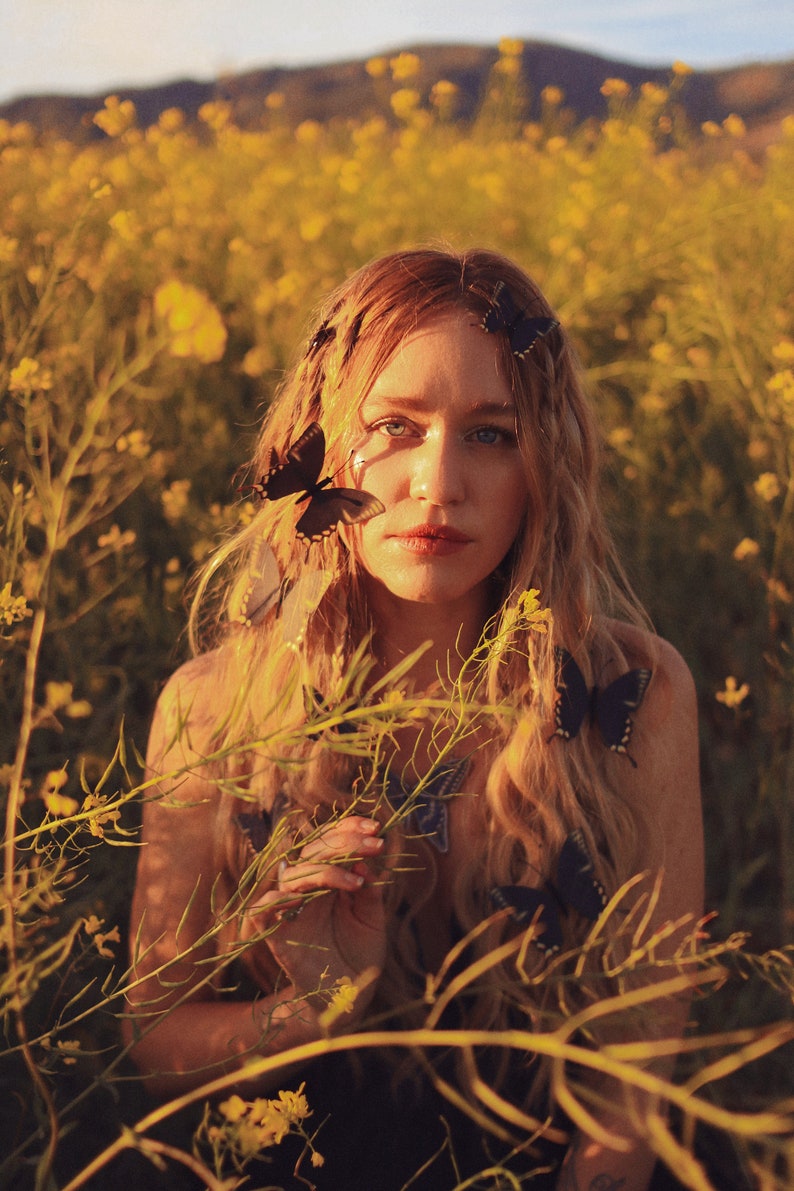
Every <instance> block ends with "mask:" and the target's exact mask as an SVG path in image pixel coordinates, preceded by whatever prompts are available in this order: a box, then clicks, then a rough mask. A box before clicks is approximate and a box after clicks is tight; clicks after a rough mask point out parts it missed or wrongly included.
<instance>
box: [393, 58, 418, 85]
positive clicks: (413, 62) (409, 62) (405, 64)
mask: <svg viewBox="0 0 794 1191" xmlns="http://www.w3.org/2000/svg"><path fill="white" fill-rule="evenodd" d="M421 65H422V63H421V62H420V60H419V58H418V57H417V55H416V54H408V53H405V52H403V53H402V54H398V55H397V57H396V58H391V59H390V61H389V66H390V67H391V77H392V78H393V79H394V81H395V83H404V82H405V81H406V79H413V78H416V76H417V75H418V74H419V68H420V66H421Z"/></svg>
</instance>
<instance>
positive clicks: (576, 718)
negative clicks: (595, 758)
mask: <svg viewBox="0 0 794 1191" xmlns="http://www.w3.org/2000/svg"><path fill="white" fill-rule="evenodd" d="M554 653H555V656H556V658H557V686H556V689H557V702H556V704H555V705H554V722H555V725H556V726H555V729H554V732H553V734H552V735H553V736H562V738H563V739H564V740H571V739H572V738H573V737H574V736H576V735H577V733H578V731H579V729H580V728H581V726H582V723H583V721H584V718H585V716H586V715H587V713H588V711H589V710H590V692H589V690H588V689H587V683H586V682H585V680H584V675H583V674H582V671H581V670H580V669H579V667H578V665H577V664H576V661H575V660H574V658H573V657H572V655H571V654H570V653H569V652H568V650H567V649H563V648H562V646H561V645H558V646H556V647H555V650H554Z"/></svg>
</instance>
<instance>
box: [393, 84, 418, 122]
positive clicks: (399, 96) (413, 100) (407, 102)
mask: <svg viewBox="0 0 794 1191" xmlns="http://www.w3.org/2000/svg"><path fill="white" fill-rule="evenodd" d="M389 102H390V103H391V108H392V111H393V112H394V114H395V116H396V117H397V119H398V120H410V118H411V116H412V115H413V114H414V112H415V111H416V109H417V108H418V106H419V92H418V91H414V90H413V89H412V88H411V87H401V88H400V90H399V91H395V92H394V94H393V95H392V97H391V99H390V101H389Z"/></svg>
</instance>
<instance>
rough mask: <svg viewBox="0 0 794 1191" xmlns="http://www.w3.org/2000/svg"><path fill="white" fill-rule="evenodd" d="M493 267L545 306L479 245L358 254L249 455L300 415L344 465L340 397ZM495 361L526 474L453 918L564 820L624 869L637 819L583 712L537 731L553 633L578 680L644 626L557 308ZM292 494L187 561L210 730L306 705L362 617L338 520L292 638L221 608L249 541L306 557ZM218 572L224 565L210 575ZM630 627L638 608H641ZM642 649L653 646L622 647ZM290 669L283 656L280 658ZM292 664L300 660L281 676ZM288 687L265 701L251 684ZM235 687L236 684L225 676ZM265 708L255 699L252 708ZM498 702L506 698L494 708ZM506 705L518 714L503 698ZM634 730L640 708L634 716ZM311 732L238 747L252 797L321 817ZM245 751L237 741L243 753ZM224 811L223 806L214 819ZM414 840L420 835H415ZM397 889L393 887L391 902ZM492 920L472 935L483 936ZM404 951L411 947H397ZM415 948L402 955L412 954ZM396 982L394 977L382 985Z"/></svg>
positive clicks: (550, 692) (241, 575) (481, 296)
mask: <svg viewBox="0 0 794 1191" xmlns="http://www.w3.org/2000/svg"><path fill="white" fill-rule="evenodd" d="M500 283H502V284H504V285H505V286H506V287H507V289H508V291H509V293H510V295H511V296H512V299H513V301H514V303H515V305H516V307H517V308H519V309H520V310H521V311H523V312H524V313H525V314H527V315H528V316H531V317H533V318H534V317H548V318H553V317H555V316H554V312H553V311H552V310H551V308H550V307H549V305H548V303H547V301H546V299H545V298H544V296H543V295H542V293H541V292H540V290H539V289H538V288H537V286H536V285H535V284H534V283H533V282H532V281H531V280H530V278H529V277H528V276H527V275H526V274H525V273H524V272H523V270H521V269H520V268H519V267H518V266H517V265H515V264H514V263H513V262H511V261H509V260H507V259H506V258H504V257H503V256H501V255H498V254H496V253H494V252H490V251H485V250H479V249H472V250H469V251H465V252H463V253H460V254H455V253H451V252H447V251H442V250H438V249H425V248H421V249H416V250H411V251H403V252H398V253H394V254H392V255H389V256H385V257H383V258H380V259H378V260H376V261H374V262H372V263H371V264H369V265H367V266H365V267H364V268H362V269H361V270H359V271H358V272H357V273H356V274H355V275H353V276H352V277H351V278H350V279H349V280H347V281H346V282H345V283H344V284H342V285H341V286H340V287H339V288H338V289H337V290H336V291H335V292H334V293H333V294H331V296H330V297H329V298H328V300H327V302H326V303H325V304H324V305H323V306H322V308H321V310H320V311H319V314H318V317H317V322H316V324H315V326H314V327H313V329H312V332H311V334H310V336H309V339H308V342H307V344H306V345H305V347H304V349H303V350H302V352H301V355H300V358H299V359H298V361H297V363H296V364H295V366H294V367H293V368H292V370H291V371H290V372H289V374H288V375H287V376H286V378H285V379H284V381H283V383H282V385H281V387H280V389H279V391H278V393H277V395H276V397H275V399H274V401H273V403H272V405H271V406H270V408H269V410H268V412H267V415H266V417H265V419H264V423H263V426H262V430H261V435H260V437H259V440H258V444H257V447H256V450H255V453H254V456H253V459H252V461H251V465H250V474H251V475H252V476H253V477H258V476H259V475H260V474H261V473H264V472H266V471H267V469H268V467H269V465H270V462H271V459H272V452H273V451H275V452H276V454H277V455H278V456H279V457H282V458H283V456H284V453H285V452H286V450H287V448H288V446H289V445H290V443H292V442H294V441H295V439H296V438H297V437H298V435H299V434H300V433H301V431H303V430H305V429H306V427H307V426H308V425H309V423H311V422H314V421H316V422H319V423H320V425H321V426H322V428H323V430H324V433H325V437H326V444H327V458H326V471H327V472H334V471H336V470H337V469H342V468H343V467H344V465H345V461H346V459H347V458H348V456H349V452H350V448H351V445H352V443H353V442H354V439H355V434H356V429H357V423H356V417H357V414H358V410H359V408H360V406H361V403H362V401H363V399H364V397H365V396H366V394H367V392H368V390H369V388H370V387H371V385H372V384H373V382H374V380H375V378H376V377H377V375H378V373H379V371H380V370H381V369H382V368H383V367H384V365H385V364H386V362H387V361H388V360H389V359H390V358H391V356H392V355H393V353H394V352H395V350H396V349H397V347H398V345H399V344H400V343H401V342H402V341H403V340H404V339H405V338H406V337H407V336H408V335H410V334H411V333H412V332H414V331H415V330H416V329H417V327H419V326H421V325H422V324H423V323H424V322H426V321H427V320H429V319H430V318H433V317H436V316H438V315H440V314H444V313H447V312H449V311H464V312H466V313H467V314H468V315H470V316H471V319H472V322H473V323H475V324H477V323H481V322H482V320H483V318H484V317H485V315H486V314H487V312H488V311H489V309H491V306H492V301H493V298H494V293H495V291H496V287H497V286H498V285H499V284H500ZM494 342H495V343H496V344H497V346H498V351H499V357H500V365H501V368H502V370H503V375H504V376H505V377H506V378H507V380H508V383H509V384H510V386H511V388H512V392H513V397H514V401H515V406H516V420H517V427H518V439H519V448H520V451H521V455H522V458H523V461H524V466H525V475H526V483H527V488H528V493H529V500H528V512H527V516H526V519H525V523H524V527H523V530H522V532H521V533H520V534H519V537H518V539H517V540H516V541H515V543H514V545H513V547H512V550H511V551H510V554H509V556H508V557H507V558H506V559H505V560H504V562H503V564H502V567H501V568H500V575H499V584H500V593H499V600H498V608H497V612H496V616H495V618H494V621H493V623H492V624H491V625H490V626H489V635H490V637H491V639H492V640H494V641H499V642H500V647H499V649H498V650H497V649H493V650H490V651H488V650H487V649H485V651H484V652H483V653H482V655H481V657H482V665H481V666H480V668H479V673H480V676H481V686H480V688H479V689H480V692H481V695H482V697H483V699H484V700H485V701H486V702H487V703H488V704H489V705H490V706H491V707H493V708H496V709H498V708H499V707H502V708H504V709H505V711H506V714H504V715H500V714H499V713H498V710H497V711H495V712H494V714H493V715H492V716H491V718H490V720H489V732H490V736H491V742H490V747H489V764H488V773H487V779H486V781H485V790H484V797H483V798H482V799H480V800H479V802H480V809H479V810H478V813H479V814H480V815H481V818H482V822H483V826H484V831H483V832H482V833H478V834H477V838H478V839H482V841H483V842H482V848H481V851H480V853H479V854H474V850H472V855H471V856H470V857H469V863H468V865H467V866H465V868H464V869H462V870H461V871H460V872H459V873H458V874H457V880H456V887H455V891H454V900H455V913H456V917H457V919H458V921H459V924H460V926H461V928H462V929H463V930H464V931H468V930H470V929H471V928H473V927H475V926H476V925H477V923H478V921H480V920H481V919H482V918H483V917H484V916H485V915H487V914H488V913H489V906H488V902H487V892H488V890H489V888H490V887H491V886H493V885H500V884H505V883H508V882H515V881H518V880H532V878H533V874H534V877H535V883H537V881H538V880H541V879H542V878H544V877H546V876H548V874H549V872H550V869H551V866H552V864H553V858H554V857H555V856H556V855H557V854H558V853H559V849H560V847H561V845H562V843H563V841H564V840H565V838H566V836H567V835H568V834H569V833H570V832H571V831H572V830H574V829H581V830H582V832H583V834H584V838H585V840H586V843H587V845H588V847H589V849H590V850H591V853H592V855H593V856H594V857H596V858H597V868H598V871H599V874H600V877H601V879H602V880H603V882H604V884H605V885H606V887H607V889H614V888H615V887H616V886H617V885H618V884H620V883H622V882H623V881H625V880H626V879H627V878H628V877H629V876H631V875H633V873H634V872H635V871H636V870H637V868H638V866H639V859H640V856H641V849H642V842H641V837H642V828H643V824H642V823H640V822H638V819H637V813H636V811H635V808H633V807H632V806H629V805H627V804H626V802H625V800H624V799H622V797H621V795H620V793H619V791H618V790H617V789H616V788H615V787H614V785H613V783H612V782H611V781H610V766H611V765H614V764H618V763H625V759H620V760H618V761H616V760H615V759H614V758H605V750H604V749H603V748H602V747H601V746H600V744H598V745H596V744H594V743H593V742H592V740H591V736H592V734H591V733H589V732H587V731H583V732H581V733H580V734H579V736H578V737H577V738H576V739H575V740H572V741H570V742H567V743H565V744H564V745H563V744H562V742H560V741H557V740H555V741H553V742H550V741H549V736H550V725H551V724H552V721H553V708H554V701H555V698H556V689H555V684H556V678H557V661H556V659H555V653H554V647H555V645H562V646H565V648H566V649H568V650H569V651H570V652H571V653H572V654H573V655H574V657H575V659H576V661H577V663H578V665H579V667H580V669H581V670H582V673H583V675H584V677H585V679H586V681H587V682H588V685H592V684H593V682H594V680H595V679H596V678H603V675H604V673H605V672H606V671H607V670H609V669H611V668H613V667H616V668H623V669H625V666H626V664H627V661H629V662H633V663H634V664H637V662H638V659H636V658H630V659H627V658H626V656H625V645H624V643H623V641H622V639H621V633H620V631H619V629H616V620H615V619H613V618H617V620H622V621H629V622H633V623H634V624H639V625H644V626H646V622H645V619H644V616H643V613H642V611H641V609H640V608H639V606H638V604H637V602H636V600H635V599H634V597H633V595H632V593H631V590H630V587H629V585H628V583H627V582H626V580H625V576H624V574H623V571H622V569H621V567H620V565H619V563H618V561H617V559H616V556H615V552H614V548H613V545H612V542H611V539H610V536H609V533H608V532H607V529H606V527H605V524H604V520H603V517H602V513H601V508H600V504H599V499H598V485H599V469H600V439H599V434H598V429H597V425H596V421H595V417H594V411H593V408H592V406H591V403H590V401H589V400H588V398H587V397H586V395H585V392H584V389H583V384H582V378H581V372H580V367H579V365H578V362H577V359H576V355H575V352H574V349H573V347H572V345H571V342H570V339H569V337H568V334H567V333H566V330H565V327H564V326H560V327H558V328H556V329H555V330H553V331H552V332H551V333H549V334H548V335H546V336H545V337H543V338H541V339H539V340H538V341H537V342H536V343H535V345H534V346H533V347H532V350H531V351H529V352H528V353H527V354H526V355H525V356H524V357H523V358H521V357H518V356H517V355H514V354H513V352H512V350H511V346H510V343H509V338H508V335H507V334H497V335H495V336H494ZM295 518H296V509H295V503H294V502H293V501H285V500H281V501H263V502H262V503H261V507H259V508H258V509H257V511H256V514H255V516H254V518H253V520H252V521H251V523H250V524H249V525H247V526H246V527H245V528H244V529H242V530H241V531H239V532H238V533H237V534H235V535H234V536H233V537H232V538H230V540H229V541H228V542H227V543H226V544H225V545H224V546H223V547H222V549H221V550H220V551H219V552H218V554H217V556H216V557H215V558H213V560H212V561H211V563H210V564H209V565H208V567H207V568H205V571H204V573H203V575H202V576H201V577H200V580H199V583H198V589H197V595H196V600H195V603H194V607H193V613H192V620H191V627H192V633H193V637H194V640H195V641H196V642H197V643H199V642H201V641H202V639H203V640H204V641H206V644H203V645H202V644H200V643H199V644H198V648H206V647H212V648H215V649H216V650H217V651H218V652H217V659H218V676H219V677H218V684H217V691H218V702H219V704H223V703H224V702H225V703H226V704H227V705H229V706H230V705H231V704H232V703H234V704H235V707H236V711H235V713H234V714H231V713H230V714H228V715H227V716H226V718H225V720H224V722H223V724H222V725H221V726H220V727H219V733H218V738H219V739H220V740H222V741H225V742H227V743H229V742H232V741H236V742H239V741H241V740H244V739H245V738H246V735H248V738H249V739H251V740H254V739H261V738H262V735H263V732H264V731H265V729H266V727H267V725H266V724H265V723H263V719H267V716H268V715H270V716H271V718H272V717H275V716H278V717H280V720H281V722H282V723H283V722H284V718H285V716H286V717H287V718H288V716H289V715H292V716H293V717H294V718H295V720H296V722H298V721H300V719H301V717H302V716H304V715H305V690H306V689H310V690H313V691H316V692H320V694H321V696H323V697H327V696H328V694H329V692H330V691H332V690H334V689H336V687H337V686H338V683H339V676H340V674H342V673H343V672H344V669H345V666H346V665H348V664H349V663H350V660H351V658H352V657H353V656H354V654H355V653H356V650H357V649H359V647H360V646H361V643H362V642H364V641H365V640H366V637H367V634H368V633H369V632H370V629H371V625H370V623H369V619H368V610H367V607H366V601H365V599H364V597H363V593H362V590H361V584H360V582H359V577H358V573H357V568H356V560H355V557H354V553H353V552H352V551H351V550H350V549H349V548H348V546H347V545H346V544H345V541H344V540H343V537H342V535H340V534H338V533H333V534H330V535H329V536H328V537H326V538H324V539H323V540H322V541H320V542H317V543H315V544H312V545H311V547H310V565H311V567H312V568H313V569H314V570H316V571H318V572H324V573H327V574H328V575H329V576H330V577H331V578H330V583H329V585H328V589H327V591H326V592H325V595H324V596H323V598H322V599H321V600H320V602H319V604H318V606H317V608H316V609H315V610H313V611H312V612H311V614H310V615H309V617H308V622H307V624H306V626H305V629H304V630H303V633H302V637H301V639H300V640H299V641H297V642H293V643H292V644H291V647H290V648H289V649H284V648H283V646H282V647H279V648H277V647H276V645H275V644H274V624H275V622H276V620H277V616H278V612H277V607H276V608H274V610H273V612H272V613H271V614H269V615H268V616H266V617H265V618H264V619H263V620H262V623H261V624H258V625H250V626H246V625H244V624H241V623H239V618H237V620H235V617H234V614H233V613H234V610H235V609H236V608H239V606H240V602H241V599H242V594H243V592H244V591H245V589H246V585H247V584H250V581H251V579H250V576H251V567H252V559H254V558H255V556H256V552H257V550H261V543H262V542H263V541H264V542H267V543H268V544H269V547H270V548H271V549H272V551H273V553H274V555H275V557H276V559H277V562H278V567H279V569H280V573H281V577H282V579H283V582H284V585H285V588H286V587H288V586H289V585H290V584H291V583H294V582H295V581H296V580H297V579H298V577H299V575H300V573H301V570H302V569H303V568H304V567H305V566H306V565H307V563H306V559H307V553H306V552H307V547H306V545H305V543H301V542H299V541H298V540H296V535H295ZM219 575H225V576H227V578H226V580H225V582H224V583H223V584H218V582H216V581H217V579H218V576H219ZM529 588H536V589H538V590H539V591H540V598H541V600H542V602H543V604H544V605H546V606H548V607H549V608H550V609H551V613H552V617H553V621H552V625H553V627H552V631H551V632H550V633H548V634H546V635H544V634H540V633H537V632H534V631H533V630H532V629H531V628H527V626H526V624H524V622H523V621H522V620H521V618H520V617H518V618H516V616H515V607H516V601H517V600H518V598H519V597H520V594H521V593H522V592H524V591H525V590H527V589H529ZM646 627H647V626H646ZM640 660H641V661H642V662H643V663H644V664H648V663H649V662H650V661H652V659H649V658H644V659H640ZM290 675H291V676H292V677H291V678H290ZM296 675H297V676H298V677H297V678H296ZM266 691H279V692H287V694H286V695H284V696H283V697H282V698H281V699H280V701H279V702H278V707H277V709H276V703H275V702H274V701H273V700H269V699H267V698H265V697H264V695H263V692H266ZM239 692H247V694H244V695H242V696H239ZM267 708H269V710H267ZM508 711H509V714H507V712H508ZM516 712H518V714H516ZM639 730H640V731H641V728H639ZM327 742H328V737H327V735H326V736H325V737H324V738H321V739H319V740H311V739H307V738H305V737H304V738H303V739H302V740H301V741H299V742H298V743H296V744H295V746H294V750H293V754H291V755H292V756H297V754H300V755H301V758H302V762H303V764H302V767H301V768H300V769H299V770H298V771H297V772H298V775H299V776H298V777H297V778H296V777H295V775H294V773H291V772H289V771H288V767H285V764H284V753H283V751H282V753H281V755H280V758H279V760H274V759H272V758H269V757H268V756H267V755H264V754H262V753H261V750H260V751H259V752H256V759H255V764H254V763H251V764H250V766H249V768H250V769H251V770H252V771H253V770H254V769H255V771H256V772H255V776H254V777H252V775H251V773H249V774H248V775H247V777H246V781H247V783H248V789H249V791H250V790H253V791H254V792H255V795H256V796H257V797H258V798H259V799H260V800H261V801H263V802H265V803H269V802H271V801H272V799H273V797H274V796H275V794H276V792H277V791H278V790H280V789H282V788H286V789H287V791H288V794H289V798H290V800H291V801H292V802H293V803H295V804H296V805H298V806H300V807H302V809H303V811H304V812H305V813H306V815H307V816H309V817H312V816H318V817H319V818H322V817H323V816H327V815H329V814H331V813H332V811H333V810H334V809H336V810H338V809H339V808H340V807H341V806H344V805H345V800H346V799H348V800H349V797H350V786H351V781H353V780H354V778H355V775H356V773H357V772H358V771H359V770H360V764H361V762H360V759H356V758H350V757H349V756H346V755H345V754H344V751H339V750H336V749H329V748H328V747H327ZM253 755H254V754H252V756H253ZM229 822H230V818H229V815H227V817H226V818H225V819H224V820H221V830H222V831H226V832H228V831H229V830H231V829H230V828H229ZM425 851H428V852H429V850H428V849H425ZM401 897H402V894H399V893H398V894H395V896H394V901H395V904H396V903H397V902H399V901H400V900H401ZM398 937H399V939H400V943H399V945H398V946H397V953H396V955H394V956H393V957H392V958H393V963H392V967H393V969H394V971H393V972H392V977H393V978H392V979H391V981H390V982H389V981H386V982H385V985H386V986H387V987H391V988H393V989H395V990H398V989H399V987H400V976H399V970H400V969H401V968H407V967H410V966H411V963H410V962H409V957H408V955H407V951H408V950H409V949H410V947H411V941H410V935H409V933H407V932H405V931H400V930H399V928H398V927H395V938H398ZM492 942H493V935H491V936H490V943H491V944H492ZM414 959H415V957H414ZM413 966H415V963H414V965H413ZM394 996H395V998H396V997H397V996H398V993H397V992H395V993H394ZM499 1004H500V1000H499V998H498V997H497V998H491V999H490V1000H488V1006H490V1008H488V1007H485V1001H483V1002H482V1003H481V1004H480V1006H479V1009H478V1013H479V1016H480V1017H481V1018H483V1019H487V1020H490V1021H492V1022H493V1023H497V1022H498V1020H499V1014H500V1012H501V1010H500V1008H499Z"/></svg>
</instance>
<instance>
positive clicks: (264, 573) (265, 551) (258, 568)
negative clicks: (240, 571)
mask: <svg viewBox="0 0 794 1191" xmlns="http://www.w3.org/2000/svg"><path fill="white" fill-rule="evenodd" d="M280 591H281V575H280V574H279V569H278V563H277V562H276V556H275V554H274V553H273V551H272V550H271V549H270V547H269V546H268V544H267V542H265V541H261V540H260V541H259V542H257V543H256V546H255V548H254V551H253V554H252V557H251V565H250V567H249V569H248V583H247V585H246V587H245V590H244V591H243V594H242V598H241V600H240V604H239V607H233V608H232V609H230V619H231V620H232V621H234V622H235V623H239V624H244V625H245V626H246V628H250V627H251V625H255V624H260V623H261V622H262V621H263V620H264V618H265V617H266V616H267V614H268V612H269V611H270V609H271V608H272V607H273V605H274V604H275V603H276V601H277V600H278V597H279V592H280Z"/></svg>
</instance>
